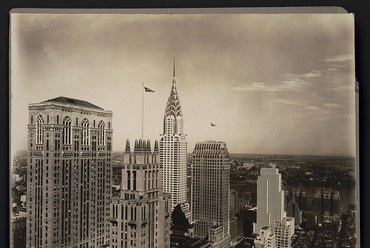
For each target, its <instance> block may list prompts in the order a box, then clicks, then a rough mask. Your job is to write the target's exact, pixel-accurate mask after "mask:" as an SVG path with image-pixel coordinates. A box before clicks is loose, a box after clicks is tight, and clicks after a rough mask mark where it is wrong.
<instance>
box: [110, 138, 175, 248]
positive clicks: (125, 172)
mask: <svg viewBox="0 0 370 248" xmlns="http://www.w3.org/2000/svg"><path fill="white" fill-rule="evenodd" d="M170 197H171V195H170V194H166V193H163V190H162V168H161V165H160V160H159V149H158V142H157V141H156V142H155V145H154V150H153V152H152V151H151V146H150V141H149V140H148V141H142V140H138V141H137V140H136V141H135V147H134V150H133V152H131V149H130V142H129V141H128V140H127V142H126V149H125V153H124V158H123V168H122V182H121V194H120V197H119V198H115V199H113V200H112V207H111V239H112V242H111V247H112V248H119V247H143V248H144V247H145V248H154V247H158V248H169V247H170V207H171V205H170V204H171V202H170Z"/></svg>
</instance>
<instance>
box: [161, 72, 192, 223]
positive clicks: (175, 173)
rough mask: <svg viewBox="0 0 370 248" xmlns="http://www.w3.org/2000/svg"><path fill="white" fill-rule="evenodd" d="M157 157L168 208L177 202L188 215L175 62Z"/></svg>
mask: <svg viewBox="0 0 370 248" xmlns="http://www.w3.org/2000/svg"><path fill="white" fill-rule="evenodd" d="M161 136H162V137H161V140H160V143H159V146H160V159H161V165H162V167H163V171H162V183H163V191H164V192H165V193H170V194H171V211H172V210H173V208H174V207H175V206H177V205H178V204H180V205H181V208H182V210H183V211H184V213H185V215H186V217H187V218H188V219H190V208H189V203H188V202H187V194H186V189H187V187H186V184H187V172H186V170H187V156H188V155H187V142H186V134H185V133H184V118H183V115H182V111H181V105H180V99H179V96H178V94H177V89H176V78H175V65H174V68H173V80H172V88H171V92H170V96H169V98H168V101H167V105H166V109H165V114H164V120H163V134H161Z"/></svg>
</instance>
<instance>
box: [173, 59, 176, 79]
mask: <svg viewBox="0 0 370 248" xmlns="http://www.w3.org/2000/svg"><path fill="white" fill-rule="evenodd" d="M175 76H176V59H175V58H174V59H173V77H175Z"/></svg>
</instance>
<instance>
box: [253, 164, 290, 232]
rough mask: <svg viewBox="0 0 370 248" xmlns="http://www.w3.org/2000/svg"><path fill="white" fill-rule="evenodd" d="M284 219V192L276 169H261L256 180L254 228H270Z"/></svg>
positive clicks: (256, 230) (257, 229)
mask: <svg viewBox="0 0 370 248" xmlns="http://www.w3.org/2000/svg"><path fill="white" fill-rule="evenodd" d="M283 217H284V191H283V190H282V189H281V174H280V173H279V170H278V169H276V168H274V167H273V168H262V169H261V174H260V176H259V177H258V179H257V222H256V225H255V228H254V232H255V233H259V231H260V229H261V227H263V226H271V225H273V224H274V222H275V221H278V222H281V220H282V219H283Z"/></svg>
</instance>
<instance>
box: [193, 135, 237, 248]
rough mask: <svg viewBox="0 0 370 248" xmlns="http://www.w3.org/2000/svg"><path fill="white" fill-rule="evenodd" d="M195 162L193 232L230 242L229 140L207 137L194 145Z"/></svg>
mask: <svg viewBox="0 0 370 248" xmlns="http://www.w3.org/2000/svg"><path fill="white" fill-rule="evenodd" d="M192 160H193V164H192V194H191V196H192V200H191V206H192V220H193V223H194V235H195V237H197V238H200V239H204V238H206V237H207V236H208V240H209V241H211V242H213V246H214V247H229V246H230V225H229V190H230V185H229V184H230V183H229V180H230V160H229V153H228V151H227V147H226V143H224V142H220V141H219V142H216V141H207V142H200V143H197V144H196V145H195V148H194V151H193V159H192Z"/></svg>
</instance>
